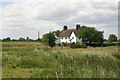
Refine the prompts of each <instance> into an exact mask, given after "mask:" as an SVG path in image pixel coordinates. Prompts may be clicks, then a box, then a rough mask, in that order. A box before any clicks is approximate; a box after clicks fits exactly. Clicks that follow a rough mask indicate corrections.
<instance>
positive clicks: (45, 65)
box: [2, 42, 120, 78]
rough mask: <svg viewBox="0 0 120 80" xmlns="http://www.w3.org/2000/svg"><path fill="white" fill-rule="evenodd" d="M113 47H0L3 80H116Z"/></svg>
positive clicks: (115, 49)
mask: <svg viewBox="0 0 120 80" xmlns="http://www.w3.org/2000/svg"><path fill="white" fill-rule="evenodd" d="M119 63H120V56H119V53H118V47H117V46H111V47H94V48H93V47H89V48H87V49H82V48H79V49H70V48H69V47H63V49H60V47H57V46H56V47H53V48H50V47H48V46H46V45H43V44H41V43H37V42H3V43H2V77H3V78H118V77H119V67H118V64H119Z"/></svg>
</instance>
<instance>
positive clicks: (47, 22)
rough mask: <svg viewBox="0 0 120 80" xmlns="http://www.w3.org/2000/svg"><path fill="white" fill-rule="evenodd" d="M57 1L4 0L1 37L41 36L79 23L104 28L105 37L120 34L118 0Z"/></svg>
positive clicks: (1, 7) (101, 29)
mask: <svg viewBox="0 0 120 80" xmlns="http://www.w3.org/2000/svg"><path fill="white" fill-rule="evenodd" d="M95 1H96V0H91V2H88V1H87V0H84V2H83V1H80V0H79V1H72V0H69V2H68V1H67V0H65V1H59V0H58V1H55V0H52V1H51V2H49V1H48V0H44V1H43V0H42V1H41V0H40V1H39V0H36V1H35V0H3V1H1V3H2V5H1V6H0V12H1V13H0V24H2V25H1V26H2V28H0V30H1V31H2V32H0V33H2V35H1V34H0V38H5V37H8V36H9V37H11V38H19V37H24V38H26V37H30V38H32V39H36V38H37V32H38V30H39V32H40V36H41V37H42V35H43V34H45V33H47V32H49V31H54V30H62V29H63V26H64V25H67V26H68V28H75V26H76V24H80V25H81V26H82V25H86V26H91V27H95V28H96V29H97V30H100V31H104V38H108V36H109V35H110V34H116V35H118V2H117V0H113V1H114V2H113V1H112V2H104V0H97V2H95ZM101 1H102V2H101Z"/></svg>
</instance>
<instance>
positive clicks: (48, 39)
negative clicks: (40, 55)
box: [42, 32, 56, 47]
mask: <svg viewBox="0 0 120 80" xmlns="http://www.w3.org/2000/svg"><path fill="white" fill-rule="evenodd" d="M55 40H56V38H55V35H54V33H53V32H49V33H47V34H44V35H43V37H42V42H43V43H45V44H47V45H49V46H50V47H53V46H55Z"/></svg>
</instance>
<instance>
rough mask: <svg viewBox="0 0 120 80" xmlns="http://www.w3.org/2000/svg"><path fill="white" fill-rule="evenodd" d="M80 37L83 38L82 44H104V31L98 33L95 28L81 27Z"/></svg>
mask: <svg viewBox="0 0 120 80" xmlns="http://www.w3.org/2000/svg"><path fill="white" fill-rule="evenodd" d="M78 37H79V38H82V42H84V43H89V45H91V44H92V43H97V44H102V43H103V31H97V30H96V29H95V28H94V27H86V26H83V27H81V31H80V32H79V36H78Z"/></svg>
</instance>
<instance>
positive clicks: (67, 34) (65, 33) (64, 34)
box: [59, 29, 80, 37]
mask: <svg viewBox="0 0 120 80" xmlns="http://www.w3.org/2000/svg"><path fill="white" fill-rule="evenodd" d="M79 31H80V30H76V29H67V30H62V31H61V32H60V34H59V37H70V35H71V33H72V32H74V34H75V36H78V33H79Z"/></svg>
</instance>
